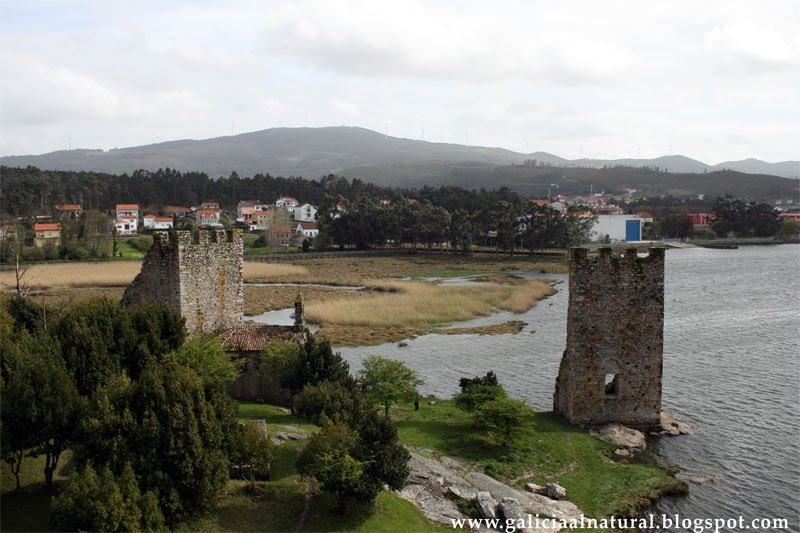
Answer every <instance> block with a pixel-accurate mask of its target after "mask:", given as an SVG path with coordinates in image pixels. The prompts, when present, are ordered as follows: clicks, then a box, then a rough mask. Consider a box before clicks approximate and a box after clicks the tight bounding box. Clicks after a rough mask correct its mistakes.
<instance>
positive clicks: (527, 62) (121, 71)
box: [0, 0, 800, 163]
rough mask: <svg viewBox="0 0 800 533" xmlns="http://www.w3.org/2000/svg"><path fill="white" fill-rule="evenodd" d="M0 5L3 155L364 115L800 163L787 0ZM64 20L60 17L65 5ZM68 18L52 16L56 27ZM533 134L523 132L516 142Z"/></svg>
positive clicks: (512, 138) (403, 131) (625, 149)
mask: <svg viewBox="0 0 800 533" xmlns="http://www.w3.org/2000/svg"><path fill="white" fill-rule="evenodd" d="M6 11H7V12H5V13H4V17H5V23H6V26H4V31H3V32H2V33H0V61H1V62H2V64H3V66H4V72H8V73H10V75H6V76H4V79H3V83H2V84H0V154H3V155H5V154H11V153H41V152H46V151H50V150H53V149H61V148H64V147H65V146H66V144H67V140H68V139H69V138H70V137H73V139H80V141H79V142H78V141H75V142H74V143H73V144H74V145H80V146H83V147H100V148H110V147H114V146H118V147H119V146H126V145H132V144H144V143H149V142H151V140H152V136H153V132H156V133H155V137H156V140H169V139H176V138H205V137H213V136H218V135H227V134H229V133H230V132H231V129H232V124H233V125H234V129H235V131H236V132H243V131H249V130H258V129H264V128H269V127H276V126H302V125H304V124H305V123H306V120H307V123H308V125H309V126H327V125H338V124H342V123H345V124H351V125H360V126H364V127H369V128H372V129H374V130H376V131H381V132H383V131H384V128H385V127H387V126H388V127H389V132H390V134H391V135H398V136H408V137H412V138H420V137H421V136H422V129H425V132H426V133H425V137H426V139H427V140H429V141H444V142H457V143H463V142H464V140H465V135H466V133H467V132H469V138H470V144H486V145H492V146H505V147H507V148H510V149H514V150H521V149H525V146H527V149H528V150H530V151H535V150H547V151H553V152H555V153H559V154H562V155H564V156H567V157H577V155H578V151H579V149H580V148H583V152H584V155H589V154H591V155H594V156H598V157H599V156H607V157H612V156H618V155H631V154H635V153H636V148H637V147H639V148H641V149H642V154H645V153H647V154H649V155H660V154H663V153H665V152H666V151H667V150H668V146H669V144H673V145H674V146H675V147H676V151H677V150H678V147H680V148H679V150H680V151H682V153H685V154H686V155H688V156H691V157H695V158H698V159H704V160H708V162H710V163H713V162H716V161H718V160H723V159H739V158H744V157H749V156H754V157H759V158H761V159H765V160H786V159H798V158H800V153H798V150H797V147H796V144H797V143H796V141H795V139H796V138H798V137H800V99H798V98H797V87H800V59H798V57H799V56H800V2H797V1H796V0H763V1H761V2H752V1H750V0H729V1H726V2H700V3H698V2H696V1H690V0H671V1H670V2H659V3H645V4H642V3H641V2H639V1H637V0H607V1H604V2H597V1H596V0H571V1H569V2H551V1H545V0H518V1H515V0H497V1H495V2H492V3H491V4H486V3H485V2H484V1H481V0H441V1H437V2H425V1H422V0H402V1H389V0H386V1H383V0H382V1H380V2H375V1H366V0H336V1H334V0H294V1H290V0H275V1H273V2H269V3H264V2H261V1H258V0H252V1H251V0H241V1H236V0H231V1H230V2H224V3H223V2H211V3H164V4H159V5H158V6H157V7H155V6H154V5H153V4H150V3H141V2H138V3H133V2H131V3H125V2H115V3H113V4H107V3H99V4H93V3H89V4H82V3H78V4H63V5H62V4H57V3H56V4H47V6H42V7H41V8H39V9H38V14H37V16H36V17H31V16H19V17H15V14H14V8H13V6H12V7H11V8H10V9H8V10H6ZM67 15H68V16H67ZM64 20H68V21H71V22H70V24H72V26H70V25H69V24H65V23H64V22H63V21H64ZM526 142H527V145H526Z"/></svg>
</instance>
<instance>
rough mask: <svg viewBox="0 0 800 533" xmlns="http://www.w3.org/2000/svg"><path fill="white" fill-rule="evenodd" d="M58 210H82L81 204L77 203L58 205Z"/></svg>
mask: <svg viewBox="0 0 800 533" xmlns="http://www.w3.org/2000/svg"><path fill="white" fill-rule="evenodd" d="M55 207H56V211H80V210H81V206H79V205H75V204H64V205H57V206H55Z"/></svg>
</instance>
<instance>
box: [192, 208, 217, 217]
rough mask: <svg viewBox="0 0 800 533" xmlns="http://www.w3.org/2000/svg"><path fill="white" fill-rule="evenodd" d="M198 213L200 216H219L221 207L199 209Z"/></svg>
mask: <svg viewBox="0 0 800 533" xmlns="http://www.w3.org/2000/svg"><path fill="white" fill-rule="evenodd" d="M197 214H198V215H200V216H204V215H217V216H219V209H198V210H197Z"/></svg>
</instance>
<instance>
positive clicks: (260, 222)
mask: <svg viewBox="0 0 800 533" xmlns="http://www.w3.org/2000/svg"><path fill="white" fill-rule="evenodd" d="M81 212H82V208H81V206H80V205H77V204H63V205H55V206H53V213H54V217H52V218H55V219H56V220H58V222H52V221H47V222H37V223H35V224H34V226H33V233H34V237H33V244H34V246H37V247H39V248H44V247H45V246H48V245H53V246H59V245H60V244H61V232H62V229H63V228H62V222H63V221H65V220H75V219H77V218H78V217H79V216H80V214H81ZM316 215H317V208H316V207H314V206H313V205H311V204H301V203H300V202H298V201H297V200H296V199H295V198H292V197H288V196H284V197H281V198H278V200H277V201H276V202H275V203H274V204H266V203H263V202H261V201H259V200H246V201H242V202H239V205H238V206H237V208H236V220H235V221H232V222H234V223H235V225H236V226H237V227H241V228H243V229H245V230H247V231H259V232H264V234H265V236H266V237H267V240H268V244H269V245H270V246H288V245H290V244H300V243H301V242H302V241H303V240H304V239H313V238H314V237H316V236H317V234H318V233H319V230H318V229H317V223H316ZM221 217H222V209H220V206H219V204H218V203H216V202H203V203H201V204H200V205H199V206H192V207H179V206H164V207H163V208H162V209H161V215H155V214H143V212H142V209H141V207H140V206H139V204H117V206H116V209H115V211H114V219H113V220H112V222H111V225H110V227H109V230H110V231H113V232H115V233H116V234H117V235H118V236H120V237H130V236H135V235H139V234H140V233H142V232H147V231H153V230H170V229H172V228H173V227H174V225H175V224H176V223H180V221H182V220H188V221H191V222H192V223H193V224H194V226H195V227H197V228H204V229H221V228H223V227H224V225H223V224H222V222H221V221H220V219H221ZM47 218H51V217H47ZM16 234H17V231H16V227H15V226H13V225H3V226H0V239H13V238H16Z"/></svg>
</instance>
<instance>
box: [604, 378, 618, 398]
mask: <svg viewBox="0 0 800 533" xmlns="http://www.w3.org/2000/svg"><path fill="white" fill-rule="evenodd" d="M617 394H619V374H606V397H609V396H611V397H615V396H617Z"/></svg>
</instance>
